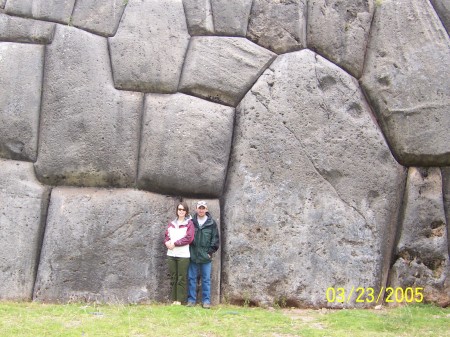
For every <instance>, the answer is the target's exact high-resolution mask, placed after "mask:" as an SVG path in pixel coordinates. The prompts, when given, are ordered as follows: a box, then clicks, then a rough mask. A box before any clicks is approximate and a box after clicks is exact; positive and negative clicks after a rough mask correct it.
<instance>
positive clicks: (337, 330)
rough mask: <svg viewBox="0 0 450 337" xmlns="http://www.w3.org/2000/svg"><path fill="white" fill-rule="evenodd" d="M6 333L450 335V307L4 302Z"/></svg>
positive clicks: (0, 305) (0, 330)
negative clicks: (213, 305) (203, 305)
mask: <svg viewBox="0 0 450 337" xmlns="http://www.w3.org/2000/svg"><path fill="white" fill-rule="evenodd" d="M0 336H2V337H8V336H14V337H17V336H19V337H20V336H22V337H24V336H27V337H29V336H33V337H34V336H58V337H61V336H83V337H88V336H129V337H132V336H134V337H142V336H207V337H210V336H260V337H263V336H277V337H279V336H284V337H286V336H305V337H307V336H345V337H348V336H364V337H366V336H450V308H440V307H436V306H433V305H426V304H414V305H408V306H402V307H396V308H385V307H383V308H382V309H381V310H374V309H347V310H345V309H344V310H328V309H320V310H311V309H294V308H291V309H288V308H279V307H277V308H269V309H265V308H254V307H247V306H241V307H239V306H231V305H218V306H215V307H213V308H212V309H211V310H205V309H203V308H202V307H201V306H196V307H194V308H188V307H185V306H170V305H164V304H151V305H120V304H115V305H97V304H86V303H72V304H41V303H36V302H21V303H16V302H0Z"/></svg>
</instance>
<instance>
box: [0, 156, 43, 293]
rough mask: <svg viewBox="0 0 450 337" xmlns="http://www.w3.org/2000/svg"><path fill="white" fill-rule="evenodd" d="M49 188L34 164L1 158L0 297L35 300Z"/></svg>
mask: <svg viewBox="0 0 450 337" xmlns="http://www.w3.org/2000/svg"><path fill="white" fill-rule="evenodd" d="M48 196H49V189H48V188H47V187H45V186H43V185H41V184H40V183H39V182H38V181H37V180H36V177H35V176H34V171H33V164H31V163H26V162H20V161H12V160H4V159H0V299H2V300H16V301H17V300H31V298H32V293H33V287H34V281H35V275H36V272H37V266H38V263H39V253H40V250H41V244H42V236H43V232H44V225H45V215H46V211H47V204H48Z"/></svg>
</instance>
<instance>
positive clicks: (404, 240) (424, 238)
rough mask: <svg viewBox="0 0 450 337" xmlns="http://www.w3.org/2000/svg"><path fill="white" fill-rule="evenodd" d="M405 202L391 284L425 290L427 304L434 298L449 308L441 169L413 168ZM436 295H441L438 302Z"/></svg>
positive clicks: (410, 172) (410, 170)
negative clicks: (446, 284)
mask: <svg viewBox="0 0 450 337" xmlns="http://www.w3.org/2000/svg"><path fill="white" fill-rule="evenodd" d="M404 200H405V206H404V210H403V216H402V218H403V221H402V223H401V231H400V234H399V238H398V243H397V247H396V251H395V263H394V265H393V267H392V270H391V273H390V285H391V287H393V288H396V287H402V288H403V289H406V288H407V287H424V300H425V301H428V300H429V297H430V296H431V297H432V298H433V301H434V302H437V303H439V304H441V305H449V304H450V288H447V289H443V288H444V283H445V280H446V278H447V276H448V272H449V255H448V246H447V226H446V220H445V212H444V203H443V196H442V178H441V171H440V170H439V168H428V169H424V168H415V167H412V168H410V169H409V171H408V180H407V184H406V191H405V198H404ZM443 290H444V291H443ZM436 293H439V294H441V295H440V296H439V299H437V298H436Z"/></svg>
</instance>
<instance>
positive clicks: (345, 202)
mask: <svg viewBox="0 0 450 337" xmlns="http://www.w3.org/2000/svg"><path fill="white" fill-rule="evenodd" d="M282 125H283V127H284V128H286V129H287V130H288V131H289V133H290V134H291V135H292V136H294V138H295V139H296V140H297V141H298V143H299V144H300V147H301V148H302V151H303V153H304V154H305V156H306V157H307V158H308V160H309V162H310V163H311V165H312V167H313V168H314V170H315V171H316V173H317V174H318V175H319V176H320V177H322V179H323V180H324V181H326V182H327V183H328V184H329V186H330V187H331V188H332V189H333V191H334V192H335V193H336V195H337V196H338V197H339V199H340V200H341V201H342V202H343V203H344V204H345V205H347V206H348V207H350V208H351V209H353V210H354V211H355V212H356V213H357V214H359V216H361V218H362V219H364V221H365V223H368V221H367V219H366V217H365V216H364V215H363V214H362V213H361V212H360V211H359V210H358V209H356V208H355V207H354V206H352V205H350V204H349V203H348V202H347V201H345V200H344V198H342V196H341V194H340V193H339V192H338V191H337V190H336V188H335V187H334V186H333V184H332V183H331V182H330V181H329V180H328V179H327V178H326V177H325V176H324V175H323V174H321V173H320V170H319V169H318V168H317V167H316V165H315V164H314V161H313V160H312V159H311V156H310V155H309V154H308V152H307V151H306V150H305V147H304V145H303V144H302V142H301V140H300V139H299V138H298V137H297V135H296V134H295V132H294V131H292V130H291V129H290V128H289V127H288V126H287V125H286V124H284V123H282Z"/></svg>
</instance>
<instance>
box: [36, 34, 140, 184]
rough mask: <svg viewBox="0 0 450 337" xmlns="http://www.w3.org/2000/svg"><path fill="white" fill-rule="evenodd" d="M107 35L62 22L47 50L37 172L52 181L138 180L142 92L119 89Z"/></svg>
mask: <svg viewBox="0 0 450 337" xmlns="http://www.w3.org/2000/svg"><path fill="white" fill-rule="evenodd" d="M110 69H111V68H110V63H109V55H108V46H107V43H106V39H105V38H103V37H99V36H95V35H92V34H90V33H87V32H85V31H83V30H80V29H76V28H72V27H65V26H58V27H57V28H56V33H55V38H54V41H53V43H52V44H51V45H49V46H48V48H47V51H46V60H45V83H44V92H43V97H42V110H41V128H40V136H39V155H38V159H37V162H36V165H35V167H36V173H37V175H38V177H39V179H41V181H45V182H46V183H48V184H68V185H77V186H129V185H132V184H134V181H135V177H136V168H137V156H138V142H139V132H140V122H141V108H142V101H143V95H142V94H141V93H133V92H124V91H118V90H116V89H114V87H113V84H112V78H111V74H110Z"/></svg>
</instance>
